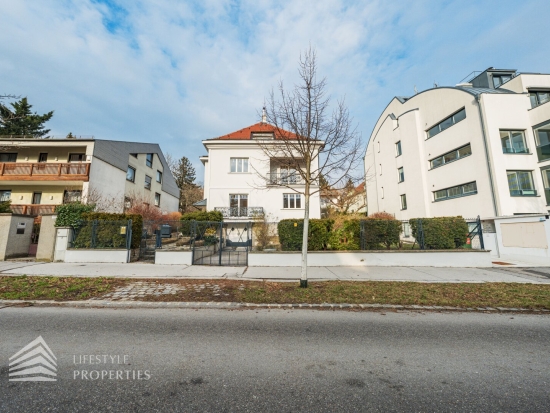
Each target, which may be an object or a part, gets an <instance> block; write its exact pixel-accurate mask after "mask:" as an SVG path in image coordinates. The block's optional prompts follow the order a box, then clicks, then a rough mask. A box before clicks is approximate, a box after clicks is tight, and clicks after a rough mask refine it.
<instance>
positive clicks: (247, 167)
mask: <svg viewBox="0 0 550 413" xmlns="http://www.w3.org/2000/svg"><path fill="white" fill-rule="evenodd" d="M233 161H235V165H234V166H235V171H233ZM239 161H240V162H239ZM245 161H246V162H245ZM239 163H240V166H241V171H239ZM245 165H246V171H245V170H244V169H245V168H244V166H245ZM249 166H250V162H249V158H245V157H240V158H239V157H231V158H229V173H230V174H247V173H249V172H248V170H249Z"/></svg>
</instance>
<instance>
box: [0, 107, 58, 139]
mask: <svg viewBox="0 0 550 413" xmlns="http://www.w3.org/2000/svg"><path fill="white" fill-rule="evenodd" d="M10 105H11V107H12V108H13V110H12V109H10V108H9V107H7V106H6V105H3V104H0V135H26V136H33V137H35V138H43V137H46V135H47V134H48V133H49V132H50V129H46V128H45V126H44V124H45V123H46V122H47V121H49V120H50V119H51V118H52V116H53V110H52V111H51V112H48V113H45V114H43V115H39V114H38V113H36V112H35V113H32V112H31V108H32V105H30V104H29V102H28V101H27V98H22V99H21V100H19V101H17V102H12V103H10Z"/></svg>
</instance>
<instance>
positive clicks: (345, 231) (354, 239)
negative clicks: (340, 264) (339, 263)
mask: <svg viewBox="0 0 550 413" xmlns="http://www.w3.org/2000/svg"><path fill="white" fill-rule="evenodd" d="M329 247H330V249H332V250H339V251H344V250H348V251H353V250H359V249H360V248H361V230H360V220H358V219H348V220H343V221H340V220H336V222H335V223H334V225H333V228H332V231H331V232H330V238H329Z"/></svg>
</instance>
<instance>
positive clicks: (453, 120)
mask: <svg viewBox="0 0 550 413" xmlns="http://www.w3.org/2000/svg"><path fill="white" fill-rule="evenodd" d="M464 119H466V109H461V110H460V111H458V112H456V113H455V114H454V115H451V116H449V117H448V118H447V119H444V120H443V121H442V122H440V123H438V124H437V125H435V126H433V127H431V128H430V129H429V130H428V132H427V133H428V139H429V138H431V137H432V136H435V135H437V134H438V133H441V132H443V131H444V130H445V129H449V128H450V127H451V126H453V125H455V124H457V123H458V122H460V121H461V120H464Z"/></svg>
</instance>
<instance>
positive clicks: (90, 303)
mask: <svg viewBox="0 0 550 413" xmlns="http://www.w3.org/2000/svg"><path fill="white" fill-rule="evenodd" d="M21 305H23V306H34V307H72V308H128V309H130V308H193V309H207V308H214V309H228V310H229V309H231V310H233V309H318V310H352V309H353V310H407V311H411V310H412V311H459V312H492V313H520V312H521V313H539V314H549V313H550V310H546V309H542V310H541V309H529V308H505V307H496V308H493V307H477V308H465V307H446V306H445V307H442V306H435V305H434V306H422V305H394V304H327V303H324V304H305V303H304V304H255V303H236V302H213V301H211V302H196V301H195V302H193V301H191V302H181V301H172V302H170V301H169V302H165V301H110V300H86V301H51V300H28V301H27V300H0V309H2V308H6V307H13V306H21Z"/></svg>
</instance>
